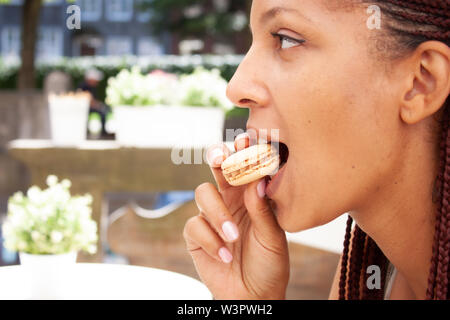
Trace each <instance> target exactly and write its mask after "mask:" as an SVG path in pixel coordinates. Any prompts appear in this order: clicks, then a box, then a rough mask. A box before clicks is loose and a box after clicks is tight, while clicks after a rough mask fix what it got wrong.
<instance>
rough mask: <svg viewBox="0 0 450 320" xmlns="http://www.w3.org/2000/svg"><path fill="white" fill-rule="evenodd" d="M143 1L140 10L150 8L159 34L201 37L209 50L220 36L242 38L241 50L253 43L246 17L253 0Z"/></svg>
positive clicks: (154, 28) (153, 22) (154, 26)
mask: <svg viewBox="0 0 450 320" xmlns="http://www.w3.org/2000/svg"><path fill="white" fill-rule="evenodd" d="M140 3H141V5H140V8H141V10H150V11H151V13H152V15H151V16H152V18H151V25H152V29H153V32H154V33H155V34H157V35H158V34H161V33H162V32H170V33H171V34H172V36H174V37H177V38H180V39H183V38H202V39H204V42H205V48H204V52H210V51H211V46H212V44H213V43H214V40H215V39H217V38H220V37H228V38H229V39H243V41H244V43H242V44H240V45H239V46H240V47H242V49H241V51H246V50H247V49H248V46H249V44H250V41H251V37H250V33H249V29H248V19H247V17H248V16H249V14H250V8H251V3H252V1H251V0H141V1H140ZM236 35H237V37H236ZM175 51H176V50H175ZM241 53H243V52H241Z"/></svg>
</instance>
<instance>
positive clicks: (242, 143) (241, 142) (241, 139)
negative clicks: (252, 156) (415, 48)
mask: <svg viewBox="0 0 450 320" xmlns="http://www.w3.org/2000/svg"><path fill="white" fill-rule="evenodd" d="M249 146H250V135H249V134H248V133H247V132H244V133H241V134H240V135H238V136H237V137H236V139H234V149H235V150H236V151H241V150H243V149H245V148H248V147H249Z"/></svg>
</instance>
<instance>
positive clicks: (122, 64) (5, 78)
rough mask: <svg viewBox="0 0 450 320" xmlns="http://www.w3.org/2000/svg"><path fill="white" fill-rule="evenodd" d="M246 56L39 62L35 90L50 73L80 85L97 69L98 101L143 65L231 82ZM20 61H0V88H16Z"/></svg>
mask: <svg viewBox="0 0 450 320" xmlns="http://www.w3.org/2000/svg"><path fill="white" fill-rule="evenodd" d="M242 59H243V56H240V55H223V56H217V55H191V56H176V55H163V56H149V57H137V56H124V57H107V56H96V57H74V58H72V57H63V58H60V59H57V60H52V61H38V62H36V87H37V88H38V89H42V87H43V83H44V79H45V76H46V75H47V74H49V73H50V72H51V71H54V70H60V71H63V72H65V73H67V74H69V75H70V76H71V77H72V80H73V83H74V85H75V86H78V85H79V84H80V83H81V82H82V81H83V77H84V73H85V71H86V70H88V69H90V68H96V69H98V70H101V71H102V72H103V73H104V79H103V80H102V81H101V82H100V84H99V89H98V91H99V99H101V100H104V99H105V89H106V83H107V80H108V78H109V77H112V76H115V75H117V74H118V73H119V72H120V70H122V69H124V68H128V69H129V68H131V67H132V66H136V65H138V66H140V67H141V70H142V71H143V72H150V71H152V70H155V69H161V70H164V71H166V72H172V73H176V74H181V73H191V72H192V71H193V70H194V68H195V67H197V66H204V67H205V68H207V69H212V68H218V69H219V70H220V72H221V74H222V76H223V77H224V78H225V79H226V80H227V81H229V80H230V79H231V77H232V76H233V74H234V72H235V71H236V69H237V67H238V65H239V63H240V62H241V61H242ZM19 65H20V63H19V61H18V60H16V59H15V60H11V59H8V60H5V59H2V58H0V89H15V88H16V83H17V74H18V70H19ZM246 113H247V112H246V111H245V110H243V109H240V110H233V111H232V112H231V114H232V115H235V114H236V115H245V114H246Z"/></svg>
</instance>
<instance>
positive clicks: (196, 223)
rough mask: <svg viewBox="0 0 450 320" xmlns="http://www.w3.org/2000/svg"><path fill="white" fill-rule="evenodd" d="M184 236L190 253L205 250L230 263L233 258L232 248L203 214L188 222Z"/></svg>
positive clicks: (215, 257) (211, 255)
mask: <svg viewBox="0 0 450 320" xmlns="http://www.w3.org/2000/svg"><path fill="white" fill-rule="evenodd" d="M183 236H184V239H185V241H186V246H187V249H188V250H189V253H190V254H193V253H194V252H195V251H197V250H203V251H205V252H206V253H207V254H208V255H209V256H210V257H212V258H214V259H216V260H217V261H220V262H224V263H230V262H231V261H232V260H233V256H232V254H231V252H230V250H228V248H227V247H225V244H224V243H223V241H222V239H220V237H219V236H218V235H217V233H216V232H215V231H214V230H213V229H212V228H211V226H210V225H209V224H208V222H207V221H206V220H205V219H204V218H203V217H202V216H195V217H192V218H190V219H189V220H188V221H187V222H186V225H185V227H184V231H183Z"/></svg>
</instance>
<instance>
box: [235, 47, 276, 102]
mask: <svg viewBox="0 0 450 320" xmlns="http://www.w3.org/2000/svg"><path fill="white" fill-rule="evenodd" d="M266 77H268V75H267V73H266V72H265V70H264V69H263V68H262V66H261V62H260V61H259V62H258V59H257V57H256V56H255V55H254V54H253V53H252V49H250V51H249V52H248V53H247V55H246V56H245V58H244V60H242V62H241V64H240V65H239V67H238V68H237V70H236V72H235V74H234V75H233V78H232V79H231V80H230V82H229V83H228V86H227V97H228V99H230V101H231V102H233V103H234V104H235V105H236V106H237V107H240V108H255V107H262V106H265V105H267V104H268V101H269V93H268V90H267V87H266V84H265V79H266Z"/></svg>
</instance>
